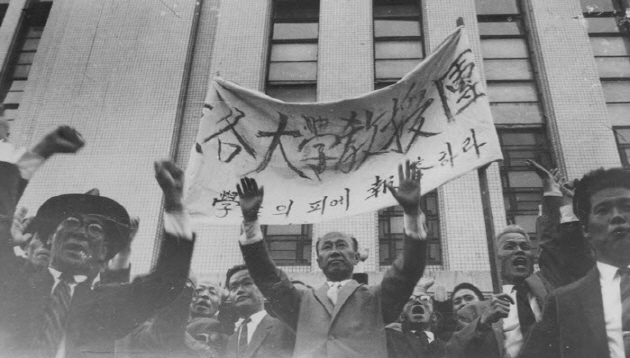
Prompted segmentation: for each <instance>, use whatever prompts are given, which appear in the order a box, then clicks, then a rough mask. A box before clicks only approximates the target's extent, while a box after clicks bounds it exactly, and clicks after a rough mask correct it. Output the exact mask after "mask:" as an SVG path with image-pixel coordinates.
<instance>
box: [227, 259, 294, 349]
mask: <svg viewBox="0 0 630 358" xmlns="http://www.w3.org/2000/svg"><path fill="white" fill-rule="evenodd" d="M225 284H226V286H227V288H228V290H229V292H230V293H229V299H230V301H231V302H232V304H233V306H234V309H235V310H236V313H237V314H238V316H239V318H241V319H242V320H243V321H242V322H241V324H240V325H239V327H238V328H237V329H236V332H235V333H234V334H233V335H232V336H231V337H230V339H229V341H228V344H227V349H226V357H228V358H243V357H247V358H252V357H260V358H263V357H291V355H292V354H293V346H294V345H295V334H294V333H293V332H291V330H290V329H289V328H288V327H287V326H286V325H285V324H284V323H282V322H281V321H279V320H277V319H275V318H273V317H271V316H270V315H269V314H268V313H267V311H265V298H264V297H263V295H262V293H260V290H258V287H256V285H255V284H254V280H252V278H251V276H250V274H249V271H247V267H246V266H245V265H237V266H234V267H232V268H231V269H229V270H228V272H227V275H226V280H225Z"/></svg>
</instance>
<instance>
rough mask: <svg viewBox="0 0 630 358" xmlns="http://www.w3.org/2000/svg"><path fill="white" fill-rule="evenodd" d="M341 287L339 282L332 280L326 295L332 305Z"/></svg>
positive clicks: (334, 303) (335, 301)
mask: <svg viewBox="0 0 630 358" xmlns="http://www.w3.org/2000/svg"><path fill="white" fill-rule="evenodd" d="M340 288H341V282H333V283H332V285H331V286H330V288H328V292H327V293H326V295H327V296H328V299H329V300H330V302H332V304H333V306H334V305H336V304H337V297H338V296H339V289H340Z"/></svg>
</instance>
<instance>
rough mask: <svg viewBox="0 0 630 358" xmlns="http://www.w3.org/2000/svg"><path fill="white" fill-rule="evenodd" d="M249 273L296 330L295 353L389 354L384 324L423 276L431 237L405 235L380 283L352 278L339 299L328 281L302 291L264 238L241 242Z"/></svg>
mask: <svg viewBox="0 0 630 358" xmlns="http://www.w3.org/2000/svg"><path fill="white" fill-rule="evenodd" d="M241 251H242V252H243V257H244V259H245V263H246V264H247V267H248V268H249V272H250V274H251V275H252V278H253V279H254V282H255V283H256V286H258V288H259V289H260V291H261V292H262V293H263V295H264V296H265V297H266V298H267V300H268V301H269V303H270V304H271V307H272V308H273V311H274V312H275V313H276V314H278V317H280V319H281V320H282V321H283V322H285V323H286V324H288V325H289V327H290V328H292V329H295V330H296V343H295V351H294V355H293V356H294V357H300V358H303V357H361V358H368V357H379V358H381V357H386V356H387V344H386V337H385V325H386V324H388V323H391V322H394V321H395V320H396V319H397V318H398V316H399V315H400V312H401V311H402V307H403V306H404V304H405V303H406V302H407V300H408V299H409V296H410V295H411V293H412V291H413V288H414V286H415V285H416V283H417V281H418V279H419V278H420V277H421V276H422V272H423V270H424V265H425V262H426V242H425V241H420V240H413V239H411V238H405V239H404V248H403V257H400V258H398V259H397V260H396V261H395V262H394V264H393V265H392V267H391V268H390V269H389V270H387V272H386V273H385V276H384V277H383V281H382V283H381V284H380V285H376V286H372V287H368V286H365V285H360V284H359V283H357V282H356V281H354V280H350V281H349V282H348V283H347V284H345V285H344V286H343V287H342V288H341V290H340V291H339V296H338V299H337V304H336V305H335V306H333V304H332V303H331V302H330V300H329V299H328V297H327V295H326V293H327V291H328V286H327V285H326V284H325V283H324V284H323V285H322V286H321V287H319V288H317V289H307V290H298V289H297V288H296V287H295V286H293V284H292V283H291V281H290V280H289V278H288V277H287V275H286V274H285V273H284V272H282V271H281V270H279V269H277V268H276V267H275V265H274V264H273V261H272V260H271V257H270V256H269V252H268V251H267V247H266V245H265V243H264V242H262V241H260V242H257V243H253V244H249V245H241Z"/></svg>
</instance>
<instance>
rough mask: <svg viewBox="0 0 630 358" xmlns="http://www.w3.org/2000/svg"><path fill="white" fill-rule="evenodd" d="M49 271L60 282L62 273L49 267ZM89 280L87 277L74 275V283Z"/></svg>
mask: <svg viewBox="0 0 630 358" xmlns="http://www.w3.org/2000/svg"><path fill="white" fill-rule="evenodd" d="M48 271H50V274H51V275H53V277H54V278H55V281H59V280H60V278H59V277H60V276H61V273H62V272H61V271H59V270H56V269H54V268H52V267H50V266H49V267H48ZM85 280H87V276H86V275H74V282H76V283H81V282H83V281H85Z"/></svg>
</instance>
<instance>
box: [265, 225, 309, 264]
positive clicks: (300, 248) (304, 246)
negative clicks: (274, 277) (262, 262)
mask: <svg viewBox="0 0 630 358" xmlns="http://www.w3.org/2000/svg"><path fill="white" fill-rule="evenodd" d="M262 232H263V235H264V236H265V242H266V243H267V248H268V249H269V253H270V254H271V257H272V258H273V261H274V262H275V263H276V265H279V266H297V265H306V266H310V265H311V252H312V247H313V239H312V237H313V235H312V232H313V230H312V226H311V225H263V226H262Z"/></svg>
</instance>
